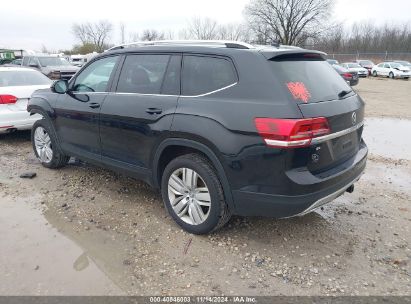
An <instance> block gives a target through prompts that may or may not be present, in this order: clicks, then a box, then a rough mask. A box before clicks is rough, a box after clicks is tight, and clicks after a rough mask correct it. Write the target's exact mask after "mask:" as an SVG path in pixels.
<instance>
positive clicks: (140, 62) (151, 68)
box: [117, 54, 178, 94]
mask: <svg viewBox="0 0 411 304" xmlns="http://www.w3.org/2000/svg"><path fill="white" fill-rule="evenodd" d="M169 60H170V55H143V54H141V55H128V56H127V58H126V60H125V61H124V64H123V68H122V70H121V74H120V78H119V81H118V84H117V92H120V93H140V94H160V92H161V86H162V84H163V80H164V76H165V73H166V70H167V66H168V62H169ZM174 76H178V75H177V74H175V75H174Z"/></svg>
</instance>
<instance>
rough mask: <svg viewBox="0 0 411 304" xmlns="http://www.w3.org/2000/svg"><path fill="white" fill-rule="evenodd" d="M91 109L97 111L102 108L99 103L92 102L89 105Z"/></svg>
mask: <svg viewBox="0 0 411 304" xmlns="http://www.w3.org/2000/svg"><path fill="white" fill-rule="evenodd" d="M89 107H90V108H92V109H97V108H100V104H99V103H97V102H92V103H90V104H89Z"/></svg>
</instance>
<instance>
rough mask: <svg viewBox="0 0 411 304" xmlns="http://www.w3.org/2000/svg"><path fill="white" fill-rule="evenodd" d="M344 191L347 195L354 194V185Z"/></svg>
mask: <svg viewBox="0 0 411 304" xmlns="http://www.w3.org/2000/svg"><path fill="white" fill-rule="evenodd" d="M346 191H347V192H348V193H353V192H354V185H351V186H349V187H348V188H347V190H346Z"/></svg>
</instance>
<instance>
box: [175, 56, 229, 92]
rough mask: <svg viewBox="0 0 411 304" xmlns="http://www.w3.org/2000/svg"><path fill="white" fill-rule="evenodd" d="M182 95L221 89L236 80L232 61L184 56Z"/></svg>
mask: <svg viewBox="0 0 411 304" xmlns="http://www.w3.org/2000/svg"><path fill="white" fill-rule="evenodd" d="M182 82H183V83H182V84H183V85H182V87H183V93H182V94H183V95H185V96H196V95H201V94H205V93H209V92H213V91H216V90H218V89H222V88H224V87H227V86H229V85H231V84H234V83H236V82H237V74H236V72H235V70H234V66H233V64H232V62H231V61H230V60H228V59H225V58H220V57H208V56H193V55H186V56H184V63H183V75H182Z"/></svg>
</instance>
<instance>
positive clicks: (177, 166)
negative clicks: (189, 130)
mask: <svg viewBox="0 0 411 304" xmlns="http://www.w3.org/2000/svg"><path fill="white" fill-rule="evenodd" d="M190 170H191V171H190ZM194 173H195V174H197V175H195V174H194ZM189 180H191V182H188V181H189ZM193 180H194V182H193ZM176 181H177V182H176ZM184 181H186V182H184ZM184 187H185V188H184ZM195 189H197V190H195ZM198 189H201V190H202V191H200V192H199V191H198ZM205 189H206V190H208V192H206V190H205ZM161 194H162V197H163V201H164V204H165V206H166V208H167V211H168V212H169V214H170V215H171V217H172V218H173V219H174V221H175V222H176V223H177V224H178V225H179V226H180V227H181V228H183V229H184V230H185V231H187V232H189V233H193V234H207V233H210V232H212V231H215V230H217V229H219V228H221V227H223V226H224V225H225V224H226V223H227V222H228V220H229V219H230V217H231V210H230V209H229V207H228V205H227V203H226V202H225V198H224V192H223V187H222V186H221V182H220V180H219V178H218V176H217V173H216V171H215V169H214V167H213V166H212V164H211V163H210V162H209V160H208V159H206V158H205V157H203V156H201V155H199V154H195V153H193V154H186V155H182V156H179V157H177V158H175V159H173V160H172V161H171V162H170V163H169V164H168V165H167V166H166V168H165V169H164V172H163V176H162V179H161ZM171 200H173V202H176V203H174V207H173V205H172V203H171ZM207 204H208V205H207ZM197 208H200V211H201V213H200V212H199V211H196V210H198V209H197ZM177 212H180V215H178V214H177ZM203 215H204V216H203ZM196 221H197V222H196Z"/></svg>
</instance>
